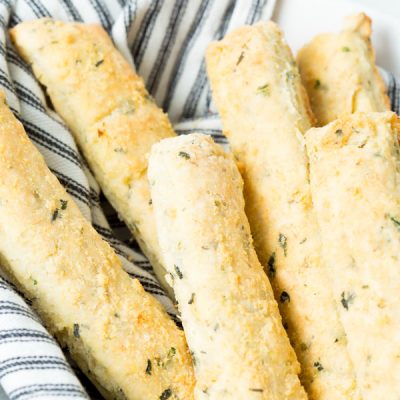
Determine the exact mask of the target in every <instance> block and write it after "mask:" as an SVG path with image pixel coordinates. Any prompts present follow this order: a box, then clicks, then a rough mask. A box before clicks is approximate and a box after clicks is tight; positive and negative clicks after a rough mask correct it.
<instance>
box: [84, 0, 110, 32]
mask: <svg viewBox="0 0 400 400" xmlns="http://www.w3.org/2000/svg"><path fill="white" fill-rule="evenodd" d="M89 3H90V4H91V5H92V7H93V9H94V10H95V11H96V13H97V16H98V17H99V19H100V22H101V25H103V28H104V29H105V30H106V31H107V32H109V33H110V32H111V28H112V18H111V15H110V14H109V13H108V10H107V9H106V6H105V4H104V3H103V2H102V1H100V0H89Z"/></svg>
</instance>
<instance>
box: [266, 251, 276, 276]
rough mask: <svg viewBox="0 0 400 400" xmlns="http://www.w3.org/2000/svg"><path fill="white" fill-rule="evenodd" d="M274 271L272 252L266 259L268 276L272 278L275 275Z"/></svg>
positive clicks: (273, 254)
mask: <svg viewBox="0 0 400 400" xmlns="http://www.w3.org/2000/svg"><path fill="white" fill-rule="evenodd" d="M275 273H276V268H275V253H272V254H271V255H270V257H269V259H268V275H269V277H270V278H273V277H274V276H275Z"/></svg>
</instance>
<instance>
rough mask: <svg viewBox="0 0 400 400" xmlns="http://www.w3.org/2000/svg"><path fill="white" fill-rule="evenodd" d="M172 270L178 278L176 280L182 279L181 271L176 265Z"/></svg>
mask: <svg viewBox="0 0 400 400" xmlns="http://www.w3.org/2000/svg"><path fill="white" fill-rule="evenodd" d="M174 268H175V272H176V275H177V276H178V278H179V279H182V278H183V274H182V271H181V270H180V269H179V267H178V266H177V265H174Z"/></svg>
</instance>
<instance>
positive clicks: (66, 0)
mask: <svg viewBox="0 0 400 400" xmlns="http://www.w3.org/2000/svg"><path fill="white" fill-rule="evenodd" d="M61 4H62V5H63V7H64V9H65V11H66V12H67V14H68V15H69V16H70V19H71V20H73V21H79V22H83V18H82V16H81V14H80V13H79V11H78V9H77V8H76V7H75V4H74V3H73V2H72V1H71V0H61Z"/></svg>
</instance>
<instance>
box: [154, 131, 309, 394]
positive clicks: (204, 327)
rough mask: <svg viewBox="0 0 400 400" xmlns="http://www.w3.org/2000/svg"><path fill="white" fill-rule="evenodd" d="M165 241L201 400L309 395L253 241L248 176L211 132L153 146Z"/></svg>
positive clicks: (159, 216)
mask: <svg viewBox="0 0 400 400" xmlns="http://www.w3.org/2000/svg"><path fill="white" fill-rule="evenodd" d="M149 180H150V184H151V194H152V199H153V203H154V210H155V216H156V222H157V232H158V235H159V242H160V246H161V249H162V251H163V254H164V257H165V264H166V267H167V269H168V272H169V273H170V275H171V280H172V281H173V288H174V291H175V296H176V299H177V300H178V303H179V308H180V311H181V313H182V322H183V326H184V328H185V333H186V337H187V339H188V343H189V348H190V350H191V352H192V355H193V358H194V362H195V373H196V379H197V386H196V391H195V397H196V398H198V399H214V400H222V399H232V400H237V399H254V400H256V399H268V400H272V399H274V400H285V399H287V400H289V399H290V400H294V399H306V395H305V392H304V389H303V388H302V387H301V384H300V381H299V378H298V376H297V374H298V372H299V364H298V362H297V360H296V356H295V353H294V351H293V349H292V348H291V346H290V343H289V340H288V337H287V334H286V332H285V330H284V328H283V326H282V321H281V317H280V315H279V311H278V307H277V304H276V301H275V299H274V296H273V292H272V289H271V285H270V283H269V281H268V278H267V276H266V275H265V273H264V271H263V269H262V266H261V264H260V263H259V261H258V259H257V256H256V253H255V251H254V248H253V244H252V239H251V234H250V227H249V224H248V221H247V218H246V215H245V212H244V199H243V193H242V189H243V181H242V178H241V176H240V173H239V171H238V169H237V166H236V164H235V162H234V160H233V157H232V156H231V155H228V154H227V153H225V152H224V151H223V149H222V148H221V147H220V146H219V145H217V144H215V143H213V141H212V139H211V138H210V137H208V136H206V135H201V134H190V135H184V136H180V137H178V138H173V139H165V140H163V141H161V142H160V143H158V144H156V145H154V146H153V148H152V152H151V155H150V161H149Z"/></svg>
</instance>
